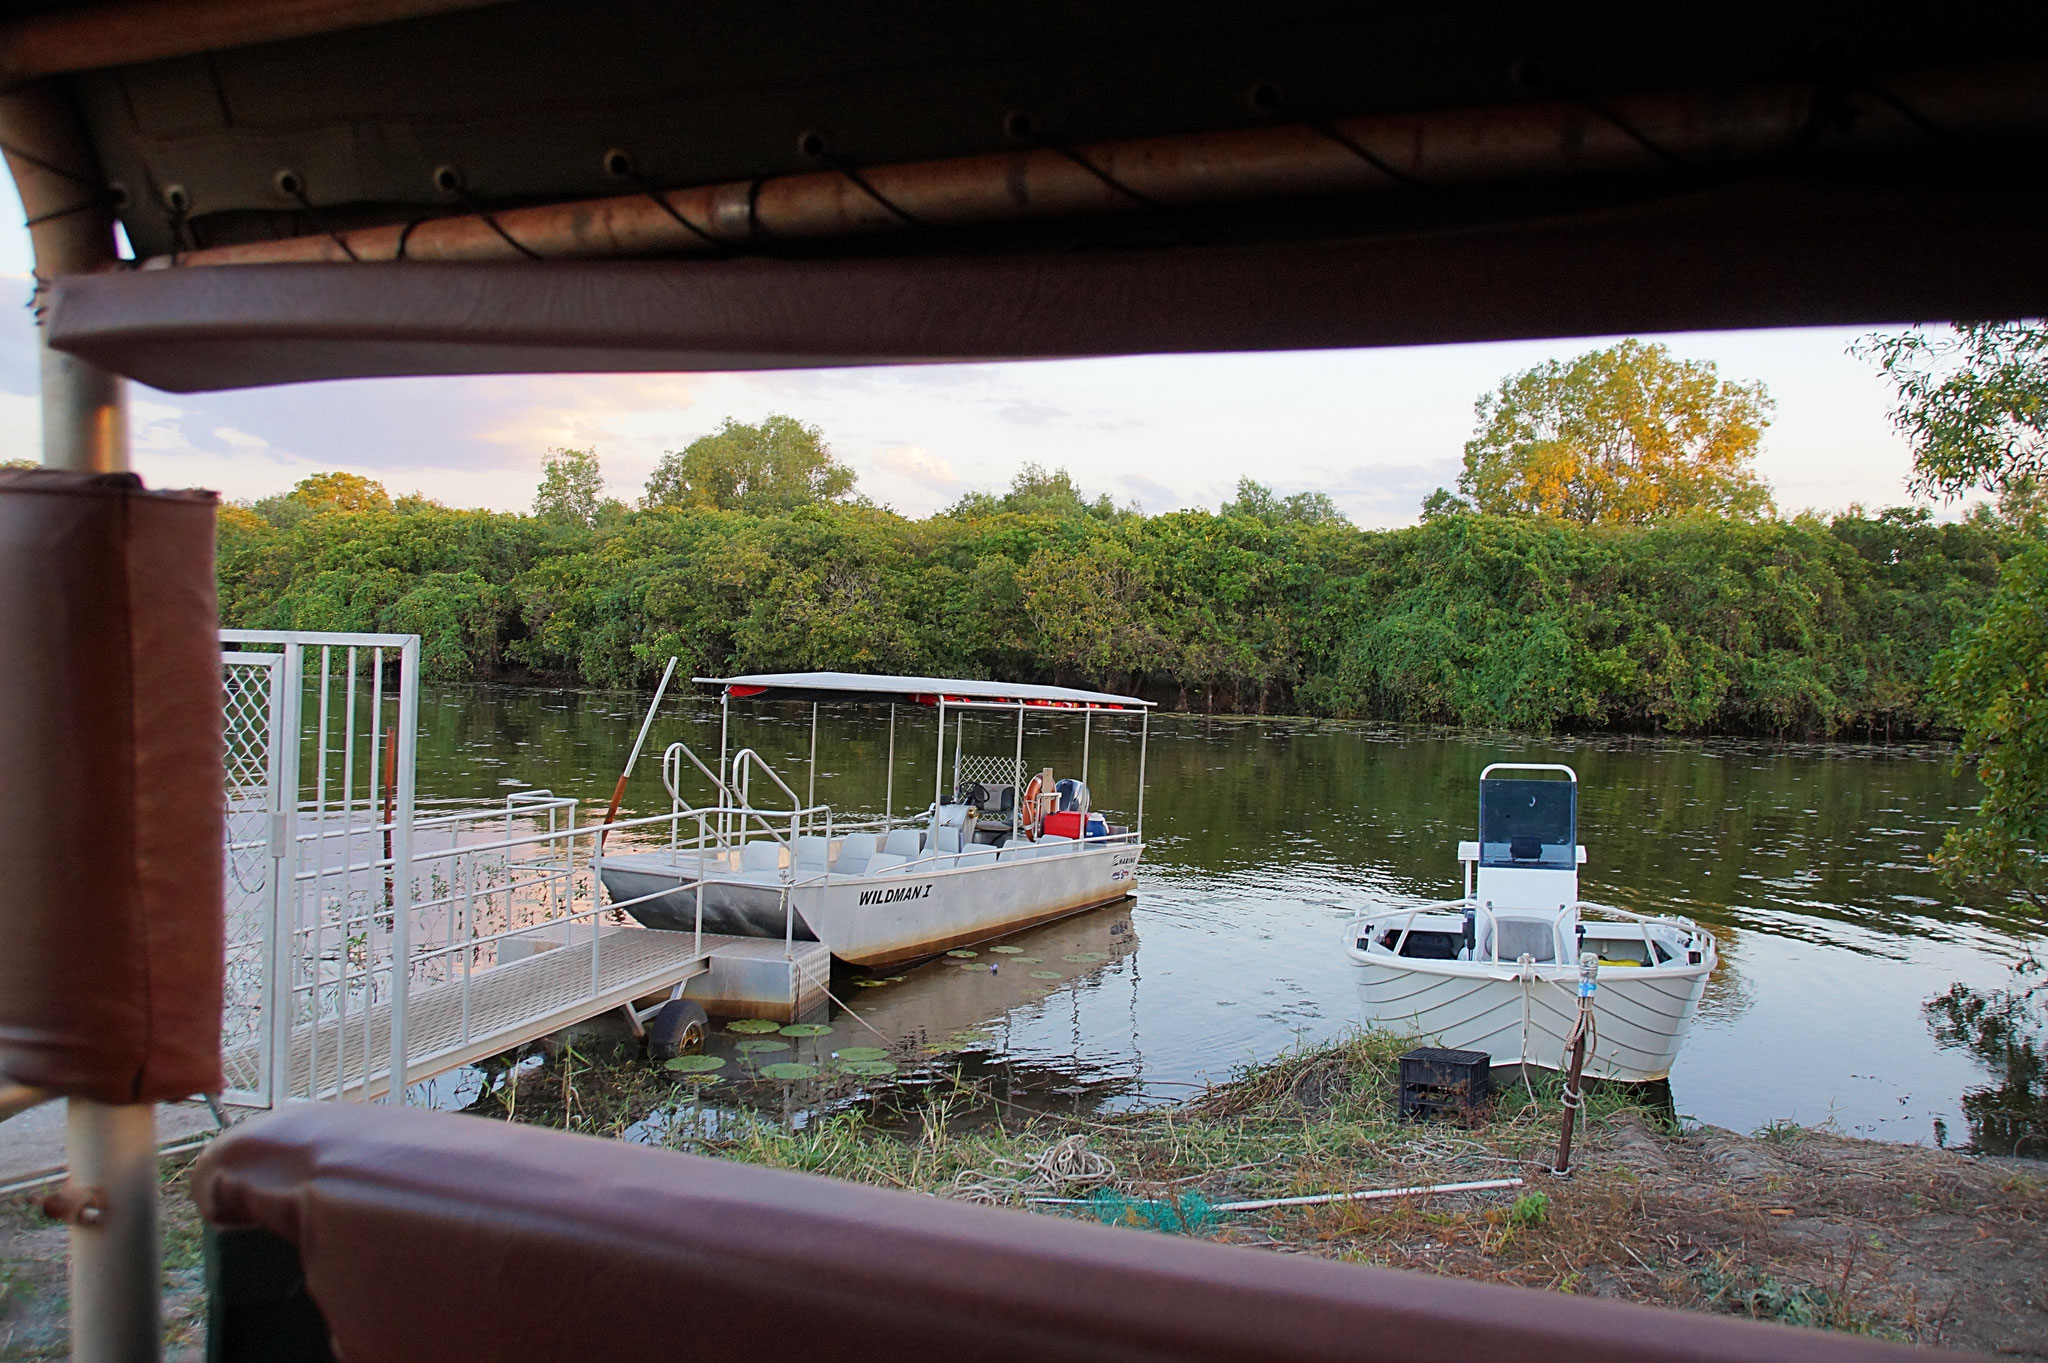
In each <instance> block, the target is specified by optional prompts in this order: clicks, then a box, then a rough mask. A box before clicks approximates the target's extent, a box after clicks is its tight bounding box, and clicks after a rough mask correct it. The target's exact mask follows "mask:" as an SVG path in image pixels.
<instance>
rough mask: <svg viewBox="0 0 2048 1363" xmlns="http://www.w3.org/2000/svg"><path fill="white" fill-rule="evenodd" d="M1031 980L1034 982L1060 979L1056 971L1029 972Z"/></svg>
mask: <svg viewBox="0 0 2048 1363" xmlns="http://www.w3.org/2000/svg"><path fill="white" fill-rule="evenodd" d="M1031 978H1032V979H1034V980H1056V979H1058V978H1060V972H1059V971H1057V970H1034V971H1032V972H1031Z"/></svg>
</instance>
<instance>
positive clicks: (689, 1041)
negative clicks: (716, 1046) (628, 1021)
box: [647, 999, 711, 1060]
mask: <svg viewBox="0 0 2048 1363" xmlns="http://www.w3.org/2000/svg"><path fill="white" fill-rule="evenodd" d="M710 1031H711V1019H710V1018H708V1017H706V1016H705V1015H704V1008H703V1005H701V1004H698V1003H696V1002H694V1001H692V1000H690V999H670V1000H669V1001H668V1002H667V1003H664V1004H663V1005H661V1011H660V1012H658V1013H656V1014H655V1015H654V1016H653V1017H652V1018H650V1019H649V1020H648V1023H647V1058H648V1059H649V1060H673V1059H675V1058H676V1057H677V1056H679V1055H681V1054H682V1053H683V1052H685V1051H695V1050H701V1049H702V1048H703V1046H704V1038H705V1037H706V1036H707V1035H708V1034H709V1033H710Z"/></svg>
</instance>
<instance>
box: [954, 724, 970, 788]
mask: <svg viewBox="0 0 2048 1363" xmlns="http://www.w3.org/2000/svg"><path fill="white" fill-rule="evenodd" d="M966 736H967V712H966V711H965V710H962V711H961V712H960V714H959V716H958V717H957V718H956V719H954V721H953V794H954V797H955V798H958V796H959V794H960V740H961V739H963V738H965V737H966Z"/></svg>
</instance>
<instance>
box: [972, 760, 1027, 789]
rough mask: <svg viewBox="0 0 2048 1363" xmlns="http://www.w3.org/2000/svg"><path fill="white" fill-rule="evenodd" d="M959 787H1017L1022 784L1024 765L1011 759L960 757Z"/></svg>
mask: <svg viewBox="0 0 2048 1363" xmlns="http://www.w3.org/2000/svg"><path fill="white" fill-rule="evenodd" d="M959 773H960V774H959V779H958V784H959V785H963V786H964V785H968V784H977V785H984V786H1011V787H1018V786H1022V785H1023V784H1024V765H1023V763H1021V762H1019V761H1018V760H1017V759H1016V758H1015V757H1014V756H1011V757H962V758H960V759H959Z"/></svg>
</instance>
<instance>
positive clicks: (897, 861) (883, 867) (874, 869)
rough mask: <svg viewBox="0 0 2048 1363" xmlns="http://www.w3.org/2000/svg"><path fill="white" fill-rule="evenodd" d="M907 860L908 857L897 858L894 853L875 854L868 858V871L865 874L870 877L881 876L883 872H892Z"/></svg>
mask: <svg viewBox="0 0 2048 1363" xmlns="http://www.w3.org/2000/svg"><path fill="white" fill-rule="evenodd" d="M909 860H910V858H909V857H902V856H898V855H896V854H895V853H894V852H877V853H875V854H874V856H872V857H870V858H868V869H867V871H866V872H865V874H867V875H871V876H878V875H882V874H884V873H885V872H888V871H891V870H894V869H895V868H896V867H898V866H902V865H905V864H906V863H908V862H909Z"/></svg>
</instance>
